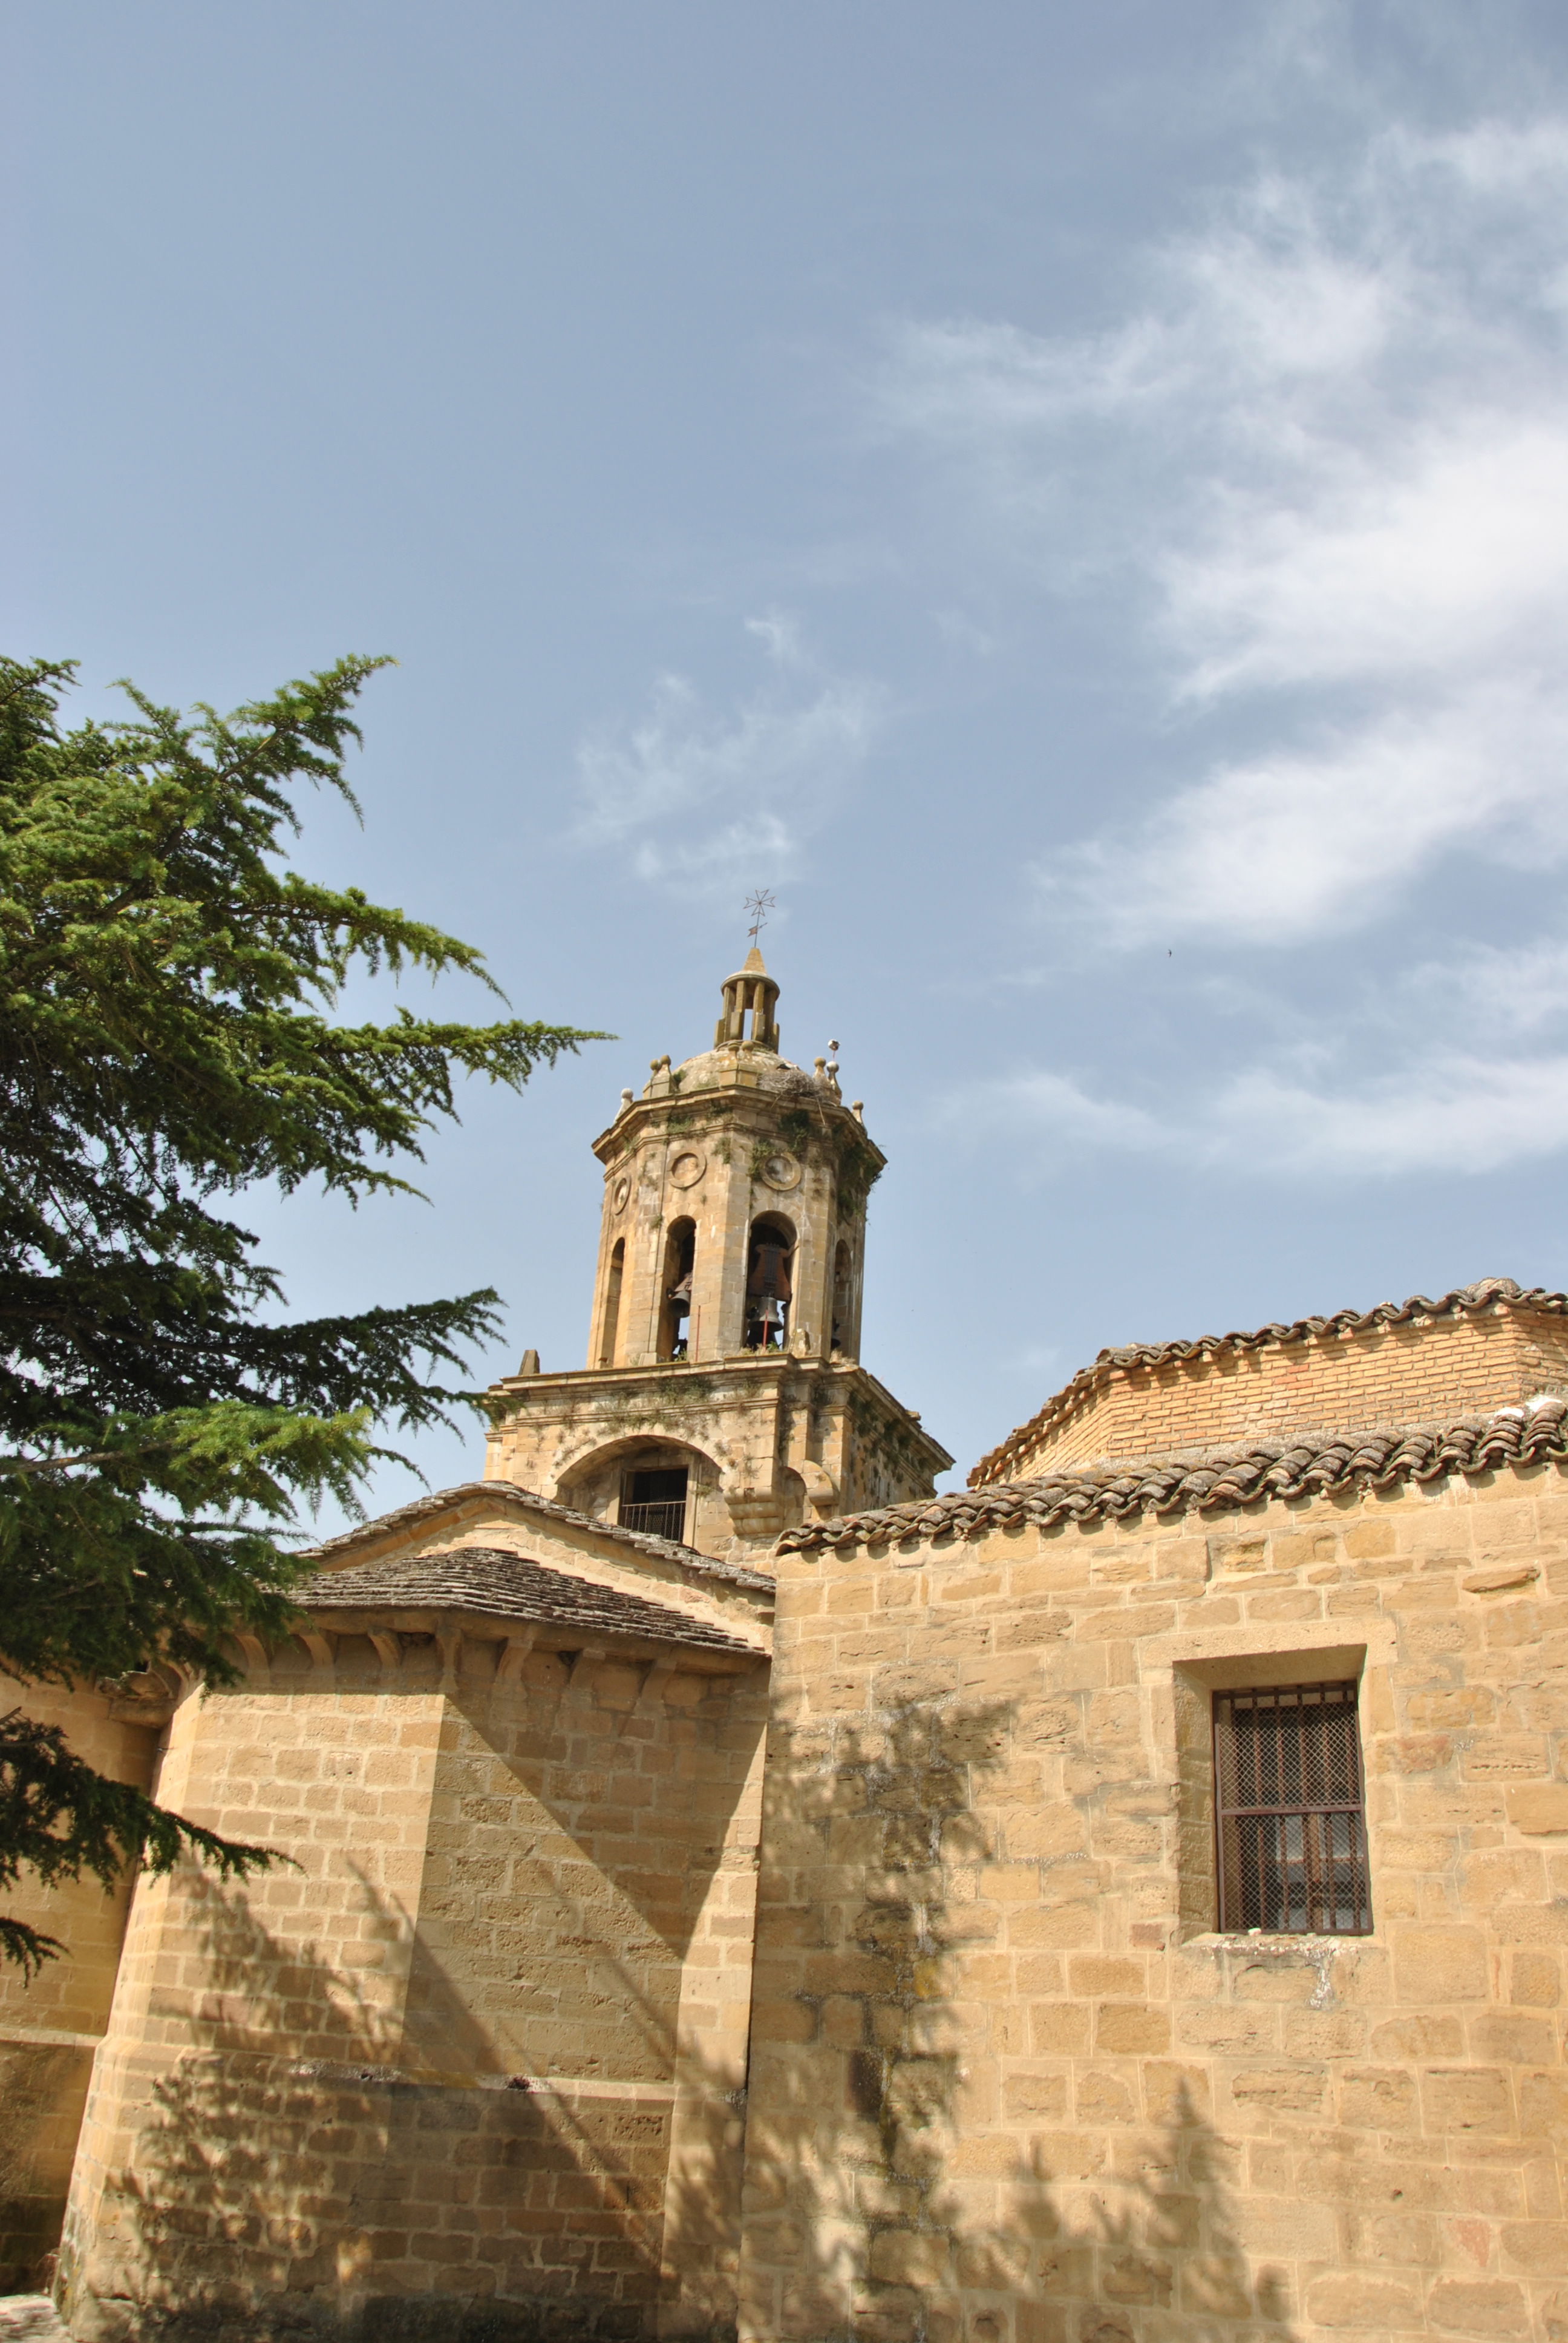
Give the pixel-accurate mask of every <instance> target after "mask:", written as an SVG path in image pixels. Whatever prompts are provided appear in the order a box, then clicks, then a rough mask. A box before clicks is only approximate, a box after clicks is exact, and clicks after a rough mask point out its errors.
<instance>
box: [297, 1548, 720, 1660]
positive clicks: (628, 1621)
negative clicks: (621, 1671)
mask: <svg viewBox="0 0 1568 2343" xmlns="http://www.w3.org/2000/svg"><path fill="white" fill-rule="evenodd" d="M295 1600H296V1601H297V1603H298V1604H299V1605H300V1608H301V1609H302V1610H306V1611H470V1612H478V1613H482V1614H484V1615H485V1616H486V1617H487V1618H490V1619H527V1620H532V1621H535V1622H537V1623H538V1624H540V1625H545V1626H556V1627H565V1628H568V1629H569V1630H570V1631H571V1632H572V1633H573V1634H577V1633H578V1631H579V1630H580V1631H581V1632H583V1633H584V1634H613V1635H636V1636H638V1637H641V1638H643V1639H644V1640H646V1641H651V1642H653V1643H658V1644H689V1645H695V1646H698V1647H700V1648H701V1649H703V1650H705V1651H717V1652H744V1653H746V1654H748V1655H749V1657H751V1658H752V1659H761V1658H765V1657H766V1653H765V1651H764V1649H763V1647H762V1646H761V1645H760V1644H752V1643H748V1642H746V1641H745V1640H744V1639H743V1638H742V1637H740V1636H739V1635H730V1634H726V1633H725V1631H724V1630H723V1628H722V1627H716V1626H714V1625H713V1624H711V1623H710V1622H709V1621H708V1620H706V1619H699V1618H697V1617H695V1616H694V1615H693V1614H692V1613H690V1612H689V1611H682V1610H678V1609H677V1608H676V1606H675V1605H674V1604H668V1603H653V1602H649V1601H648V1599H647V1597H646V1596H644V1595H640V1594H628V1593H626V1592H625V1591H624V1590H623V1589H622V1588H620V1587H618V1586H604V1585H600V1584H597V1583H596V1582H595V1581H594V1580H592V1579H587V1578H573V1577H568V1574H567V1573H566V1572H565V1571H560V1570H551V1569H550V1568H549V1567H548V1565H547V1564H544V1563H542V1562H530V1561H529V1560H528V1558H527V1557H526V1556H525V1555H523V1554H513V1553H511V1552H510V1551H509V1550H508V1549H506V1548H503V1547H500V1546H482V1545H460V1546H452V1547H449V1548H447V1549H446V1550H445V1551H443V1552H442V1553H439V1554H405V1555H399V1556H398V1557H397V1558H396V1559H395V1560H391V1561H386V1562H367V1563H361V1564H360V1565H359V1566H358V1568H357V1569H350V1570H333V1571H322V1572H321V1573H319V1574H318V1575H317V1577H316V1578H315V1579H314V1580H313V1581H312V1583H311V1584H310V1585H309V1587H308V1588H307V1591H306V1592H305V1593H303V1594H297V1595H296V1597H295Z"/></svg>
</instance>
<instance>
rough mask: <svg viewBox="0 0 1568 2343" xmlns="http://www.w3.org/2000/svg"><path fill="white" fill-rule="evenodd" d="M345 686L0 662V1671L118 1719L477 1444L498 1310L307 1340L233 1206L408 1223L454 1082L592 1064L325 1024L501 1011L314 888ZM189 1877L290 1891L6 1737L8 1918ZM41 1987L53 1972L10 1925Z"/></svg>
mask: <svg viewBox="0 0 1568 2343" xmlns="http://www.w3.org/2000/svg"><path fill="white" fill-rule="evenodd" d="M381 664H383V662H381V661H380V660H377V659H345V660H343V661H342V662H341V663H340V664H339V665H337V667H335V668H332V669H328V670H327V672H325V673H323V674H320V675H316V676H313V677H311V678H310V679H309V680H308V681H306V682H302V683H293V684H289V685H287V686H286V687H285V688H284V689H282V690H281V691H279V692H278V693H277V694H276V696H275V697H274V698H272V699H266V700H262V701H259V702H257V703H256V704H255V705H253V706H249V707H246V708H242V709H238V710H237V711H236V713H235V714H234V715H232V716H230V717H227V718H223V717H219V716H218V715H217V714H216V713H215V711H214V710H213V709H209V708H206V707H205V706H202V707H199V708H198V709H196V712H195V715H194V717H193V718H192V719H184V718H182V717H181V716H180V715H179V714H178V713H177V712H176V711H175V710H172V709H166V708H159V707H156V706H155V705H154V703H153V702H152V701H151V700H149V699H146V698H144V696H143V695H142V694H141V693H140V692H139V691H137V690H136V689H134V688H133V687H131V686H129V685H127V686H126V687H124V688H125V689H126V692H127V694H128V696H129V699H130V700H131V702H132V704H133V707H134V709H135V714H134V716H132V717H131V718H130V719H127V720H126V721H124V722H118V723H111V724H106V725H99V724H95V723H87V724H84V725H82V726H80V727H78V728H77V729H74V730H65V729H62V728H61V725H60V723H59V721H58V709H59V700H60V694H61V692H62V690H63V689H65V687H67V686H68V685H69V684H70V683H71V681H72V679H73V672H74V670H73V669H72V667H71V665H69V664H68V663H67V664H60V663H55V662H50V661H43V660H40V661H35V662H32V663H21V662H17V661H15V660H7V659H0V1668H3V1669H4V1670H5V1673H6V1674H9V1675H10V1676H11V1677H13V1678H14V1679H17V1680H19V1681H20V1682H22V1683H23V1684H27V1683H33V1684H39V1683H53V1684H73V1683H77V1684H79V1683H86V1684H99V1683H103V1682H105V1681H108V1682H111V1683H112V1682H115V1681H117V1680H119V1679H121V1678H123V1677H125V1676H126V1675H128V1674H134V1673H136V1672H138V1671H141V1670H143V1669H146V1668H147V1667H148V1666H150V1665H153V1664H156V1663H158V1662H160V1661H162V1662H172V1663H176V1664H178V1665H179V1666H181V1667H183V1668H185V1669H186V1670H189V1671H192V1672H194V1673H195V1674H198V1675H199V1676H202V1677H204V1678H205V1679H206V1681H207V1682H209V1683H218V1684H222V1683H225V1682H228V1681H232V1680H233V1679H234V1676H235V1673H236V1671H235V1668H234V1665H233V1663H232V1660H231V1658H230V1656H229V1654H230V1651H231V1649H232V1647H231V1646H230V1645H229V1644H227V1642H226V1638H227V1637H228V1636H229V1635H230V1634H232V1633H233V1632H234V1631H236V1630H239V1631H242V1632H244V1633H246V1634H255V1635H258V1636H261V1637H263V1638H267V1637H276V1636H277V1635H278V1634H281V1633H282V1632H283V1631H284V1629H285V1627H286V1622H287V1620H288V1618H289V1615H290V1611H289V1599H288V1590H289V1587H290V1585H291V1584H297V1582H298V1579H299V1576H300V1574H301V1572H302V1570H303V1569H304V1568H305V1566H306V1565H304V1564H302V1563H301V1562H300V1561H299V1560H298V1558H297V1554H295V1553H294V1552H292V1551H291V1546H290V1536H291V1533H290V1523H292V1522H293V1521H294V1520H295V1518H296V1510H297V1505H298V1504H299V1503H300V1502H301V1501H304V1502H306V1503H311V1502H314V1501H315V1500H316V1499H317V1498H318V1497H319V1496H321V1495H322V1494H323V1493H331V1494H332V1495H334V1496H336V1497H337V1499H339V1500H340V1501H341V1502H343V1503H346V1504H347V1505H349V1506H350V1507H351V1508H353V1507H355V1496H356V1490H357V1486H358V1484H359V1483H361V1482H362V1480H363V1478H364V1476H365V1474H366V1473H367V1469H368V1467H369V1465H370V1463H371V1462H372V1461H373V1459H375V1458H376V1457H377V1456H378V1455H385V1454H388V1453H392V1452H390V1451H388V1450H387V1449H385V1448H382V1447H379V1446H378V1445H377V1426H378V1425H381V1424H391V1425H393V1426H396V1427H397V1428H400V1429H402V1430H404V1431H407V1430H411V1429H417V1428H418V1427H420V1426H423V1425H427V1424H433V1423H449V1422H451V1421H452V1417H451V1410H452V1408H453V1406H454V1404H457V1403H465V1402H467V1403H469V1404H472V1403H473V1402H472V1400H471V1398H470V1396H469V1395H467V1394H465V1393H462V1392H461V1391H459V1390H456V1389H452V1388H449V1387H447V1385H446V1384H443V1383H437V1382H435V1381H433V1380H432V1377H434V1376H436V1375H438V1374H441V1373H444V1372H448V1371H456V1372H457V1373H459V1374H460V1373H461V1372H462V1368H463V1360H462V1355H461V1349H462V1346H463V1345H465V1344H467V1343H472V1342H480V1341H483V1340H485V1339H487V1337H489V1336H491V1335H492V1334H493V1333H494V1332H496V1331H497V1327H498V1296H497V1295H496V1294H495V1293H494V1292H490V1291H489V1290H484V1291H481V1292H474V1293H467V1294H463V1295H461V1296H459V1297H458V1298H457V1299H456V1300H454V1301H445V1302H420V1303H417V1304H414V1305H412V1306H408V1307H405V1308H396V1309H392V1308H389V1309H379V1310H371V1311H366V1312H361V1313H359V1314H357V1315H356V1316H352V1317H341V1318H327V1319H313V1320H307V1321H303V1322H299V1321H297V1322H292V1323H283V1322H278V1320H277V1316H276V1304H277V1303H278V1302H280V1300H281V1291H280V1287H279V1283H278V1280H277V1277H276V1273H275V1272H273V1271H272V1270H270V1269H268V1268H266V1267H265V1266H264V1265H263V1264H262V1263H261V1262H258V1261H257V1260H256V1257H255V1245H256V1240H255V1239H254V1237H253V1236H251V1235H250V1234H248V1233H247V1232H246V1230H245V1229H244V1228H243V1227H242V1226H240V1225H239V1224H238V1223H237V1222H236V1221H235V1220H233V1219H232V1218H230V1217H228V1215H227V1212H226V1209H225V1207H226V1204H228V1203H229V1202H230V1201H231V1200H233V1199H235V1198H236V1197H238V1196H239V1195H240V1194H242V1192H244V1191H245V1189H246V1187H247V1186H249V1185H250V1184H251V1183H252V1182H257V1181H270V1182H274V1183H276V1187H277V1188H278V1189H279V1190H280V1191H281V1192H283V1193H284V1194H287V1193H289V1192H292V1191H293V1190H295V1189H297V1188H298V1187H300V1186H301V1185H302V1184H304V1183H305V1182H321V1183H323V1184H324V1185H325V1187H326V1188H327V1189H329V1190H335V1191H337V1192H338V1193H339V1194H342V1195H346V1196H347V1197H350V1198H352V1199H358V1198H361V1197H365V1196H369V1195H373V1194H376V1193H378V1192H387V1191H396V1190H404V1191H406V1192H412V1193H417V1191H414V1190H410V1189H409V1185H408V1182H407V1180H406V1179H405V1177H404V1176H403V1175H402V1173H401V1172H399V1171H398V1170H397V1168H396V1166H397V1163H398V1161H399V1160H401V1161H404V1162H407V1160H408V1159H410V1158H414V1159H417V1158H418V1156H419V1154H420V1144H419V1142H420V1138H421V1135H422V1133H423V1132H424V1131H427V1129H429V1128H430V1127H431V1124H432V1122H433V1121H434V1120H435V1119H436V1118H437V1117H440V1116H454V1115H455V1112H456V1108H455V1101H454V1097H453V1082H454V1079H455V1077H456V1075H457V1074H458V1073H476V1074H482V1075H485V1076H487V1078H488V1079H489V1080H490V1081H499V1082H505V1083H508V1084H509V1085H511V1086H512V1087H514V1088H515V1087H517V1086H518V1085H519V1084H521V1083H522V1082H524V1081H527V1079H528V1075H529V1073H530V1072H531V1071H533V1069H534V1068H535V1067H536V1066H538V1065H539V1064H541V1063H543V1064H549V1063H551V1062H553V1061H554V1060H555V1059H556V1058H557V1056H558V1054H559V1053H560V1052H561V1051H566V1050H574V1049H576V1047H577V1046H578V1042H579V1041H587V1040H595V1039H599V1038H602V1037H600V1036H598V1035H589V1034H586V1033H580V1032H577V1031H572V1030H571V1029H569V1028H566V1027H558V1026H548V1025H540V1024H525V1023H522V1022H519V1021H513V1020H508V1021H505V1022H502V1023H498V1024H491V1025H483V1026H472V1025H463V1024H447V1023H437V1022H432V1021H427V1020H424V1019H420V1018H417V1017H414V1016H412V1015H410V1014H409V1013H408V1011H407V1010H401V1011H399V1012H398V1013H397V1016H396V1018H395V1019H393V1020H392V1021H390V1022H388V1023H382V1024H343V1023H336V1022H334V1021H333V1011H334V1007H335V1004H336V1002H337V1000H338V998H339V996H340V993H341V989H342V986H343V984H344V981H345V979H346V978H347V976H348V974H349V973H350V971H351V970H355V969H360V970H371V971H374V970H389V971H392V972H394V973H397V972H398V971H401V970H426V971H427V972H428V973H429V974H431V975H433V976H434V975H438V974H440V973H442V972H443V971H449V970H461V971H465V972H467V973H468V974H470V975H475V976H478V977H479V978H480V979H481V980H483V981H484V982H486V983H487V984H490V988H491V990H496V988H495V986H494V985H493V983H491V980H490V979H489V978H488V977H487V975H486V974H485V970H484V965H483V961H482V959H481V956H480V955H479V953H478V952H477V951H476V950H474V949H473V948H472V947H471V946H469V945H467V944H464V943H460V942H458V941H457V940H455V939H454V938H452V937H450V936H447V935H443V934H442V933H441V932H440V931H439V930H437V929H435V928H432V927H427V926H424V925H422V924H421V923H420V922H418V921H417V920H410V919H407V918H405V916H404V915H403V913H402V912H401V911H397V910H386V909H384V908H382V907H381V906H380V905H378V904H375V903H372V902H370V901H368V900H367V898H366V897H365V896H364V895H363V894H361V893H360V892H359V891H358V890H357V889H352V888H351V889H348V890H341V891H338V890H333V889H330V888H327V887H321V886H317V885H315V884H313V883H312V882H311V881H310V880H307V879H304V878H301V877H299V876H298V875H297V873H296V872H294V871H293V870H288V869H286V867H285V865H284V861H283V859H282V858H283V851H284V846H285V842H286V837H287V835H288V833H290V832H292V831H294V830H297V827H298V824H297V817H296V813H295V810H294V805H293V800H292V796H291V790H292V789H293V788H294V787H295V786H296V785H297V784H298V783H300V782H302V781H307V782H311V783H315V784H317V785H318V786H324V787H326V788H328V789H336V790H337V791H338V792H339V793H340V794H341V795H343V796H344V797H346V798H347V799H348V800H349V802H350V803H351V804H352V803H354V799H353V795H352V792H351V790H350V789H349V788H348V784H347V779H346V778H345V774H344V769H343V768H344V757H345V753H346V749H347V745H348V743H349V742H350V741H353V740H357V739H358V737H359V736H358V730H357V726H356V725H355V724H354V722H353V721H352V719H351V717H350V714H349V710H350V709H351V706H352V704H353V702H354V699H355V698H356V695H357V692H358V690H359V689H360V687H361V685H362V684H363V683H364V682H365V680H366V679H367V676H368V675H370V674H371V673H372V672H373V671H374V669H376V668H377V667H378V666H380V665H381ZM182 1851H184V1852H189V1853H192V1854H194V1855H197V1856H199V1857H201V1858H202V1859H204V1860H206V1861H208V1862H210V1863H213V1864H215V1865H216V1866H217V1868H218V1869H219V1870H220V1872H222V1873H224V1874H225V1875H229V1874H232V1873H243V1872H244V1871H246V1869H249V1868H251V1867H253V1866H254V1865H257V1864H260V1863H265V1862H266V1861H267V1860H269V1859H270V1858H269V1857H268V1855H266V1851H265V1850H262V1849H257V1848H254V1847H248V1846H245V1845H237V1844H235V1843H232V1842H229V1841H226V1840H224V1839H222V1838H221V1837H219V1836H217V1835H215V1834H214V1833H212V1832H209V1831H206V1830H203V1829H201V1828H199V1827H198V1826H197V1825H195V1824H193V1823H190V1822H187V1821H186V1820H185V1819H183V1818H182V1817H181V1816H179V1815H175V1814H172V1813H170V1812H168V1811H166V1810H165V1809H163V1808H160V1807H158V1806H157V1805H155V1804H154V1803H153V1802H152V1801H151V1800H149V1799H148V1798H146V1797H145V1796H143V1795H141V1793H139V1792H138V1791H136V1790H135V1789H131V1788H128V1787H126V1785H123V1784H119V1783H116V1782H112V1781H110V1780H108V1779H106V1777H105V1776H103V1775H99V1774H97V1773H95V1771H94V1770H93V1769H92V1768H91V1767H90V1766H88V1765H85V1763H84V1762H83V1760H82V1759H81V1758H80V1757H79V1756H77V1755H75V1754H74V1752H73V1751H72V1750H71V1748H70V1747H69V1745H68V1744H67V1742H66V1740H65V1737H64V1736H63V1735H61V1733H60V1732H59V1731H58V1730H57V1729H55V1728H54V1727H49V1726H44V1725H38V1724H35V1723H33V1722H31V1721H30V1720H29V1719H28V1718H27V1717H25V1715H23V1713H22V1712H21V1710H20V1709H17V1708H13V1709H12V1710H11V1711H10V1713H9V1714H8V1715H4V1716H0V1887H4V1886H9V1885H14V1884H15V1881H16V1879H17V1878H18V1877H19V1876H20V1875H21V1873H22V1871H23V1870H24V1869H25V1868H26V1869H30V1870H32V1871H33V1872H35V1874H36V1875H38V1876H39V1877H40V1878H41V1879H43V1880H44V1881H45V1883H53V1882H55V1881H58V1880H62V1879H72V1878H78V1877H80V1876H81V1875H83V1874H84V1873H93V1874H95V1875H96V1876H97V1877H98V1878H99V1879H101V1880H102V1881H103V1882H104V1884H105V1885H106V1886H107V1885H109V1884H110V1883H111V1882H112V1881H113V1880H114V1878H115V1877H116V1875H117V1874H119V1873H120V1872H121V1871H123V1870H124V1869H125V1868H126V1866H127V1865H144V1866H146V1867H150V1868H151V1869H153V1870H156V1871H163V1870H167V1869H168V1868H169V1867H170V1865H172V1864H173V1863H174V1862H175V1861H176V1859H177V1858H178V1856H179V1855H180V1854H181V1853H182ZM0 1949H3V1950H4V1952H5V1954H6V1955H7V1956H9V1957H10V1958H12V1959H14V1960H18V1961H20V1962H22V1963H23V1965H24V1966H25V1967H27V1968H29V1969H31V1968H32V1967H34V1966H36V1964H37V1963H38V1962H39V1961H40V1960H42V1959H45V1958H47V1957H50V1956H52V1955H53V1954H55V1952H57V1951H59V1950H60V1949H61V1947H60V1946H58V1945H57V1944H56V1943H55V1940H54V1939H53V1938H50V1937H48V1936H43V1935H42V1934H40V1933H39V1932H38V1931H36V1930H35V1929H32V1928H29V1927H28V1926H25V1925H24V1924H23V1923H21V1922H20V1921H17V1920H15V1919H7V1918H5V1917H4V1916H0Z"/></svg>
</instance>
